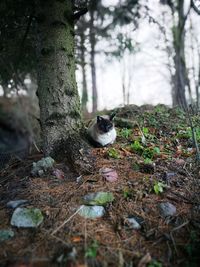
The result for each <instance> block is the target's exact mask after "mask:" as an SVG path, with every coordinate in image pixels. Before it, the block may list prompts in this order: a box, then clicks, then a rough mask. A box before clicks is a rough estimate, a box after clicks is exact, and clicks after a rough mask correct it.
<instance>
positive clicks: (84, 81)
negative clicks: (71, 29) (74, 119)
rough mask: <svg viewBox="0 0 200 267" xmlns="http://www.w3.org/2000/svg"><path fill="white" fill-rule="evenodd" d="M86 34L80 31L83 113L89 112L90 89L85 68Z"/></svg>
mask: <svg viewBox="0 0 200 267" xmlns="http://www.w3.org/2000/svg"><path fill="white" fill-rule="evenodd" d="M85 50H86V49H85V34H84V31H82V32H81V33H80V65H81V70H82V98H81V104H82V111H83V114H86V113H87V102H88V90H87V79H86V70H85V66H86V63H85Z"/></svg>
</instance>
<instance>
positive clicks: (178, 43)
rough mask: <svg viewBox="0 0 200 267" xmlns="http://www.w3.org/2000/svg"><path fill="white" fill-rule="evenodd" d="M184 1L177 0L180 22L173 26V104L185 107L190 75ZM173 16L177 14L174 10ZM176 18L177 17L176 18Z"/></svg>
mask: <svg viewBox="0 0 200 267" xmlns="http://www.w3.org/2000/svg"><path fill="white" fill-rule="evenodd" d="M183 7H184V1H182V0H178V1H177V13H178V23H177V25H176V24H175V25H174V26H173V45H174V51H175V55H174V65H175V75H174V77H173V81H174V87H173V88H174V90H173V92H172V100H173V106H180V107H181V108H183V109H185V108H186V107H187V101H186V97H185V88H186V86H188V81H189V79H188V77H187V70H186V64H185V21H186V18H187V15H184V10H183ZM172 12H173V16H175V14H174V11H172ZM174 20H175V18H174Z"/></svg>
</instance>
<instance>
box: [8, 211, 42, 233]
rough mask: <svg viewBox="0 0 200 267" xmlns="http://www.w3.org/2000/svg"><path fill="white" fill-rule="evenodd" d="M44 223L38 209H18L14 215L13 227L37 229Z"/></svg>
mask: <svg viewBox="0 0 200 267" xmlns="http://www.w3.org/2000/svg"><path fill="white" fill-rule="evenodd" d="M42 222H43V215H42V213H41V211H40V210H39V209H36V208H17V209H16V210H15V211H14V212H13V215H12V218H11V225H13V226H16V227H24V228H36V227H38V226H39V225H40V224H41V223H42Z"/></svg>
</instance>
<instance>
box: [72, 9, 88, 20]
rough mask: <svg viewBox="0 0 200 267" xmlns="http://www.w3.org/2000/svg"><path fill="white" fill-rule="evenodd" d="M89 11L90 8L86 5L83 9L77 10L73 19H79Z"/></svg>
mask: <svg viewBox="0 0 200 267" xmlns="http://www.w3.org/2000/svg"><path fill="white" fill-rule="evenodd" d="M87 12H88V8H87V7H84V8H82V9H81V10H79V11H77V12H75V13H74V15H73V20H79V19H80V17H81V16H83V15H85V14H86V13H87Z"/></svg>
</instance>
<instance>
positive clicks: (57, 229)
mask: <svg viewBox="0 0 200 267" xmlns="http://www.w3.org/2000/svg"><path fill="white" fill-rule="evenodd" d="M82 208H83V207H82V206H81V207H80V208H79V209H77V211H76V212H74V214H72V215H71V216H70V217H69V218H68V219H67V220H65V221H64V222H63V223H62V224H61V225H60V226H59V227H58V228H56V229H55V230H54V231H53V232H52V233H51V235H54V234H55V233H57V232H58V231H59V230H60V229H61V228H62V227H63V226H64V225H65V224H66V223H68V222H69V221H70V220H71V219H72V218H73V217H74V216H75V215H76V214H77V213H78V212H79V211H80V210H81V209H82Z"/></svg>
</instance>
